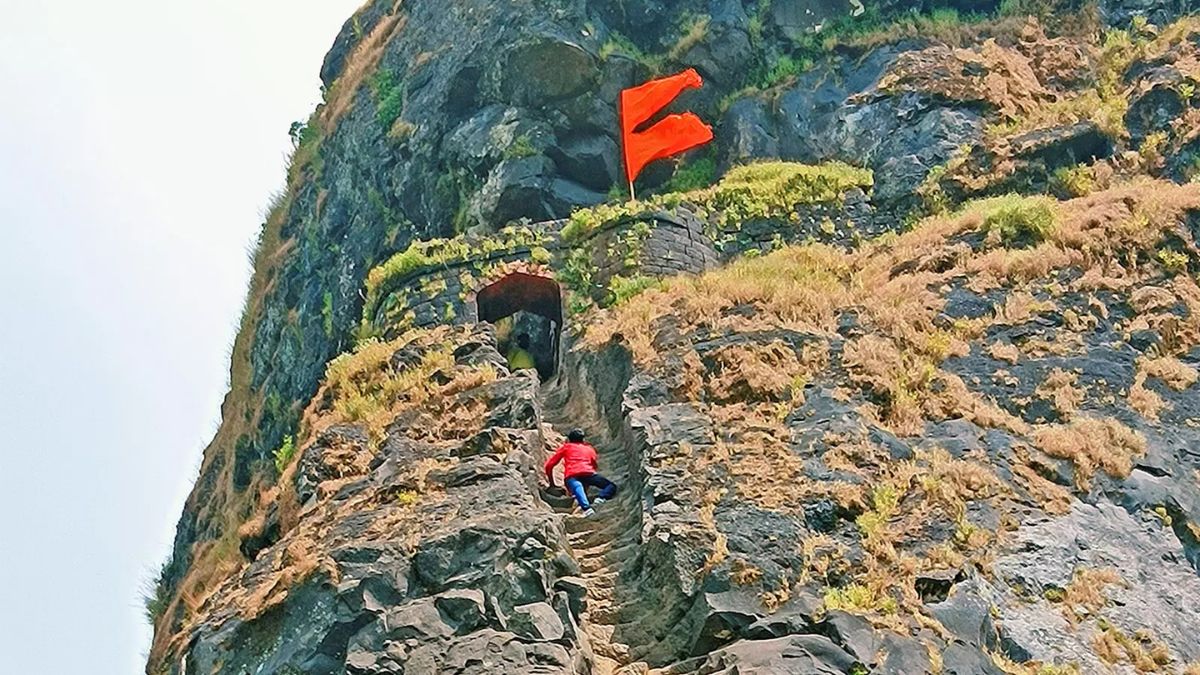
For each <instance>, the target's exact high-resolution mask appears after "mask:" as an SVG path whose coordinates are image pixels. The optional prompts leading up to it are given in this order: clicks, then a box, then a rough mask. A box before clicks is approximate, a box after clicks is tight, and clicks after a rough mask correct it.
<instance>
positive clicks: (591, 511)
mask: <svg viewBox="0 0 1200 675" xmlns="http://www.w3.org/2000/svg"><path fill="white" fill-rule="evenodd" d="M595 515H596V509H588V510H587V511H584V512H583V517H584V518H591V517H592V516H595Z"/></svg>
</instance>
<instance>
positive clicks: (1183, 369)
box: [1138, 356, 1200, 391]
mask: <svg viewBox="0 0 1200 675" xmlns="http://www.w3.org/2000/svg"><path fill="white" fill-rule="evenodd" d="M1138 372H1139V373H1140V374H1145V375H1146V376H1149V377H1154V378H1158V379H1160V380H1162V381H1163V382H1164V383H1165V384H1166V385H1167V386H1168V387H1170V388H1172V389H1174V390H1175V391H1183V390H1184V389H1187V388H1188V387H1190V386H1192V385H1193V384H1196V379H1197V377H1200V375H1198V374H1197V373H1196V369H1195V368H1192V367H1191V366H1189V365H1187V364H1186V363H1183V362H1182V361H1180V360H1179V359H1177V358H1175V357H1172V356H1160V357H1158V358H1150V359H1147V358H1143V359H1139V360H1138Z"/></svg>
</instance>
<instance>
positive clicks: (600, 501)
mask: <svg viewBox="0 0 1200 675" xmlns="http://www.w3.org/2000/svg"><path fill="white" fill-rule="evenodd" d="M606 501H608V500H607V499H605V498H604V497H596V498H595V499H593V500H592V508H595V507H597V506H600V505H601V504H603V503H604V502H606Z"/></svg>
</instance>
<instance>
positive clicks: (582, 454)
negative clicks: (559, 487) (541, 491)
mask: <svg viewBox="0 0 1200 675" xmlns="http://www.w3.org/2000/svg"><path fill="white" fill-rule="evenodd" d="M559 462H562V463H563V485H565V486H566V488H567V490H568V491H569V492H570V493H571V494H572V495H573V496H574V497H575V501H576V503H578V504H579V508H580V509H582V511H583V515H584V516H585V517H591V516H593V515H595V513H596V512H595V510H593V508H592V507H593V506H599V505H601V504H603V503H604V502H606V501H608V500H610V499H612V498H613V497H614V496H616V494H617V485H616V483H614V482H612V481H611V480H609V479H607V478H605V477H604V476H602V475H600V473H599V471H598V469H599V455H597V454H596V449H595V448H593V447H592V446H590V445H588V444H587V443H585V442H584V434H583V430H582V429H572V430H571V432H570V433H569V434H567V442H566V443H563V444H562V445H561V446H559V448H558V450H556V451H554V454H553V455H550V458H549V459H547V460H546V466H545V469H546V480H547V481H549V483H550V487H554V467H555V466H558V463H559ZM588 487H595V488H599V489H600V494H599V495H598V496H597V497H596V501H595V503H594V504H593V503H591V502H589V501H588V496H587V488H588Z"/></svg>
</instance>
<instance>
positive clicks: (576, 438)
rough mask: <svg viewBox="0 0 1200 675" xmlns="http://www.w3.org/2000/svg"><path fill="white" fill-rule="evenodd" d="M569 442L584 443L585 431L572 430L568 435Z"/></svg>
mask: <svg viewBox="0 0 1200 675" xmlns="http://www.w3.org/2000/svg"><path fill="white" fill-rule="evenodd" d="M567 440H568V441H571V442H572V443H582V442H583V429H572V430H571V432H570V433H568V434H567Z"/></svg>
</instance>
